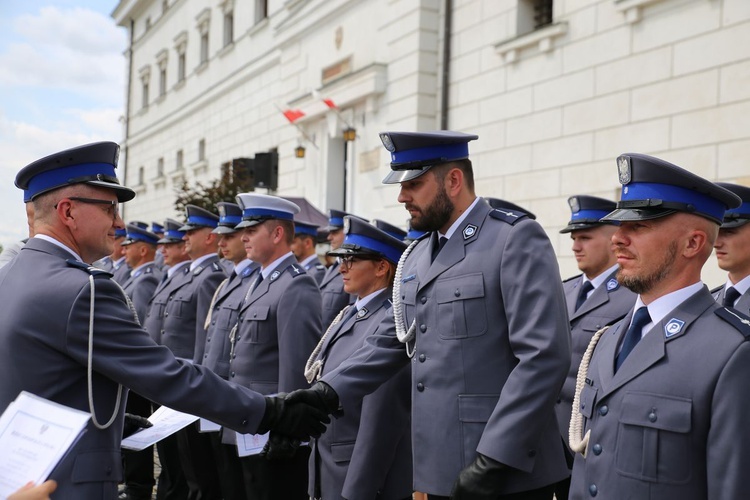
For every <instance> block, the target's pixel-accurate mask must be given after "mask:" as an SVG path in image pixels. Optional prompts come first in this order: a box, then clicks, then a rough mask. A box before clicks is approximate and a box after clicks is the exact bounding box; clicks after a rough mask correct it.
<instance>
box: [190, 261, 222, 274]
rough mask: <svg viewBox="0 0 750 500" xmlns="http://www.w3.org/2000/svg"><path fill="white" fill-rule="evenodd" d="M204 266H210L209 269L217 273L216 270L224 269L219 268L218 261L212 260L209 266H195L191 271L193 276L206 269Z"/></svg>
mask: <svg viewBox="0 0 750 500" xmlns="http://www.w3.org/2000/svg"><path fill="white" fill-rule="evenodd" d="M206 267H210V268H211V271H213V272H215V273H217V272H222V273H223V272H224V269H222V268H221V266H220V265H219V263H218V262H212V263H211V265H210V266H198V267H196V268H195V270H194V271H193V275H194V276H198V275H199V274H200V273H202V272H203V270H204V269H206Z"/></svg>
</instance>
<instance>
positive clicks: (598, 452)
mask: <svg viewBox="0 0 750 500" xmlns="http://www.w3.org/2000/svg"><path fill="white" fill-rule="evenodd" d="M591 451H593V452H594V455H601V454H602V445H600V444H599V443H596V444H595V445H594V446H592V447H591Z"/></svg>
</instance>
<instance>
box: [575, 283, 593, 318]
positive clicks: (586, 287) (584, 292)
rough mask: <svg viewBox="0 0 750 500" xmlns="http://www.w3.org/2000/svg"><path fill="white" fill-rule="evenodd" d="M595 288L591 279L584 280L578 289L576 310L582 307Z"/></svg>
mask: <svg viewBox="0 0 750 500" xmlns="http://www.w3.org/2000/svg"><path fill="white" fill-rule="evenodd" d="M593 289H594V285H592V284H591V282H590V281H584V282H583V284H582V285H581V289H580V290H578V300H576V309H575V310H576V311H577V310H578V309H580V308H581V306H582V305H583V303H584V302H586V299H587V298H588V296H589V292H590V291H591V290H593Z"/></svg>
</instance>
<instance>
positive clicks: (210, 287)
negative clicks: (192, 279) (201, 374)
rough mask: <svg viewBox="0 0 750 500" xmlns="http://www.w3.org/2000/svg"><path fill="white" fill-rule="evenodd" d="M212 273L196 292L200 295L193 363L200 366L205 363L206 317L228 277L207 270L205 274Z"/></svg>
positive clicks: (197, 301) (197, 303) (196, 316)
mask: <svg viewBox="0 0 750 500" xmlns="http://www.w3.org/2000/svg"><path fill="white" fill-rule="evenodd" d="M208 271H212V272H211V273H209V274H208V276H206V279H205V280H204V281H202V282H201V286H199V287H198V289H197V290H196V291H195V292H196V293H197V294H198V297H197V300H196V305H195V307H196V311H195V348H194V350H193V363H196V364H200V363H201V362H202V361H203V353H204V352H205V350H206V329H205V328H204V325H205V324H206V317H207V316H208V310H209V309H210V308H211V299H213V297H214V293H216V289H217V288H218V287H219V285H220V284H221V282H222V281H224V279H225V278H226V277H227V276H226V275H225V274H224V273H223V272H220V271H213V269H206V270H205V271H204V272H208Z"/></svg>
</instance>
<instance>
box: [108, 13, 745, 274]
mask: <svg viewBox="0 0 750 500" xmlns="http://www.w3.org/2000/svg"><path fill="white" fill-rule="evenodd" d="M112 16H113V18H114V19H115V21H116V22H117V24H119V25H120V26H123V27H125V28H126V29H127V30H128V32H129V35H130V40H131V42H130V46H129V48H128V50H127V51H126V53H125V58H126V63H127V65H128V68H129V71H128V75H129V78H128V88H127V109H126V110H125V138H124V141H123V150H124V152H125V162H124V163H125V164H124V165H121V167H120V170H121V172H122V171H124V173H122V174H121V175H124V181H125V183H126V184H127V185H128V186H131V187H133V188H134V189H136V190H137V192H138V197H137V198H136V200H135V201H134V202H132V203H130V204H128V206H127V207H126V218H127V219H143V220H147V221H150V220H159V219H163V218H164V217H174V216H175V215H177V214H175V213H174V208H173V200H174V192H173V189H174V186H176V185H178V184H179V183H180V182H181V181H182V180H183V179H185V180H187V181H188V182H191V183H192V182H208V181H210V180H212V179H215V178H218V177H219V176H220V172H221V169H222V165H225V164H228V163H231V161H232V159H234V158H253V157H255V158H260V157H261V156H264V155H263V153H271V155H268V154H266V155H265V157H266V158H268V157H272V158H273V157H277V158H278V187H277V189H276V190H275V191H274V192H275V193H276V194H280V195H288V196H304V197H305V198H307V199H308V200H309V201H310V202H311V203H313V204H314V205H316V206H317V207H319V208H320V209H321V210H323V211H325V210H326V209H328V208H341V209H345V210H347V211H351V212H354V213H357V214H360V215H362V216H365V217H368V218H382V219H385V220H388V221H390V222H392V223H395V224H398V225H401V226H405V220H406V217H407V214H406V212H405V211H404V210H403V208H402V207H401V206H400V205H399V204H398V203H397V201H396V196H397V192H398V188H397V187H394V186H385V185H382V184H381V183H380V181H381V179H382V178H383V177H384V175H385V174H386V172H387V171H388V161H389V156H388V154H387V152H386V151H385V149H384V148H383V147H382V145H381V143H380V140H379V138H378V132H379V131H383V130H410V131H412V130H434V129H439V128H449V129H452V130H460V131H464V132H469V133H476V134H478V135H479V137H480V139H479V140H478V141H476V142H473V143H471V147H470V149H471V152H472V160H473V162H474V168H475V173H476V177H477V192H478V194H480V195H486V196H495V197H499V198H504V199H507V200H510V201H513V202H515V203H518V204H520V205H522V206H525V207H527V208H528V209H529V210H531V211H532V212H534V213H536V215H537V217H538V220H539V222H540V223H541V224H542V225H543V226H544V227H545V229H546V230H547V232H548V234H549V235H550V238H551V240H552V242H553V244H554V245H555V249H556V251H557V253H558V255H559V259H560V265H561V270H562V274H563V276H569V275H572V274H574V273H577V270H576V266H575V261H574V259H573V258H572V253H571V251H570V240H569V239H568V235H560V234H558V230H559V229H560V228H561V227H563V226H564V225H565V224H566V222H567V220H568V219H569V215H570V214H569V211H568V206H567V202H566V200H567V198H568V197H569V196H571V195H574V194H593V195H597V196H604V197H609V198H613V199H614V198H615V197H617V195H618V193H619V185H618V183H617V175H616V167H615V162H614V159H615V158H616V157H617V155H618V154H620V153H623V152H628V151H632V152H640V153H648V154H653V155H656V156H659V157H661V158H664V159H666V160H668V161H671V162H674V163H676V164H678V165H680V166H683V167H685V168H687V169H689V170H691V171H694V172H696V173H698V174H700V175H702V176H704V177H706V178H709V179H713V180H723V181H728V182H738V183H742V184H750V167H749V166H748V157H749V156H750V1H748V0H121V1H120V3H119V4H118V5H117V6H116V8H115V10H114V12H113V13H112ZM324 100H329V101H330V102H331V104H333V105H334V106H335V108H330V107H329V106H328V105H327V104H326V102H325V101H324ZM287 110H291V111H293V112H296V111H301V113H298V114H301V116H300V117H299V118H298V119H296V120H295V122H294V124H291V123H290V122H289V121H288V120H287V119H286V118H285V116H284V115H283V114H282V111H287ZM347 129H354V131H356V132H355V133H356V137H353V138H351V139H352V140H345V139H344V135H345V131H346V130H347ZM298 146H302V147H304V148H305V156H304V158H297V157H296V156H295V148H297V147H298ZM259 153H260V156H256V155H258V154H259ZM261 191H262V190H261ZM706 269H707V271H706V272H705V273H704V280H705V281H707V282H708V283H709V284H719V283H721V282H723V280H724V277H723V276H724V274H723V273H722V272H721V271H719V270H718V269H715V264H712V263H709V265H707V268H706Z"/></svg>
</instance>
